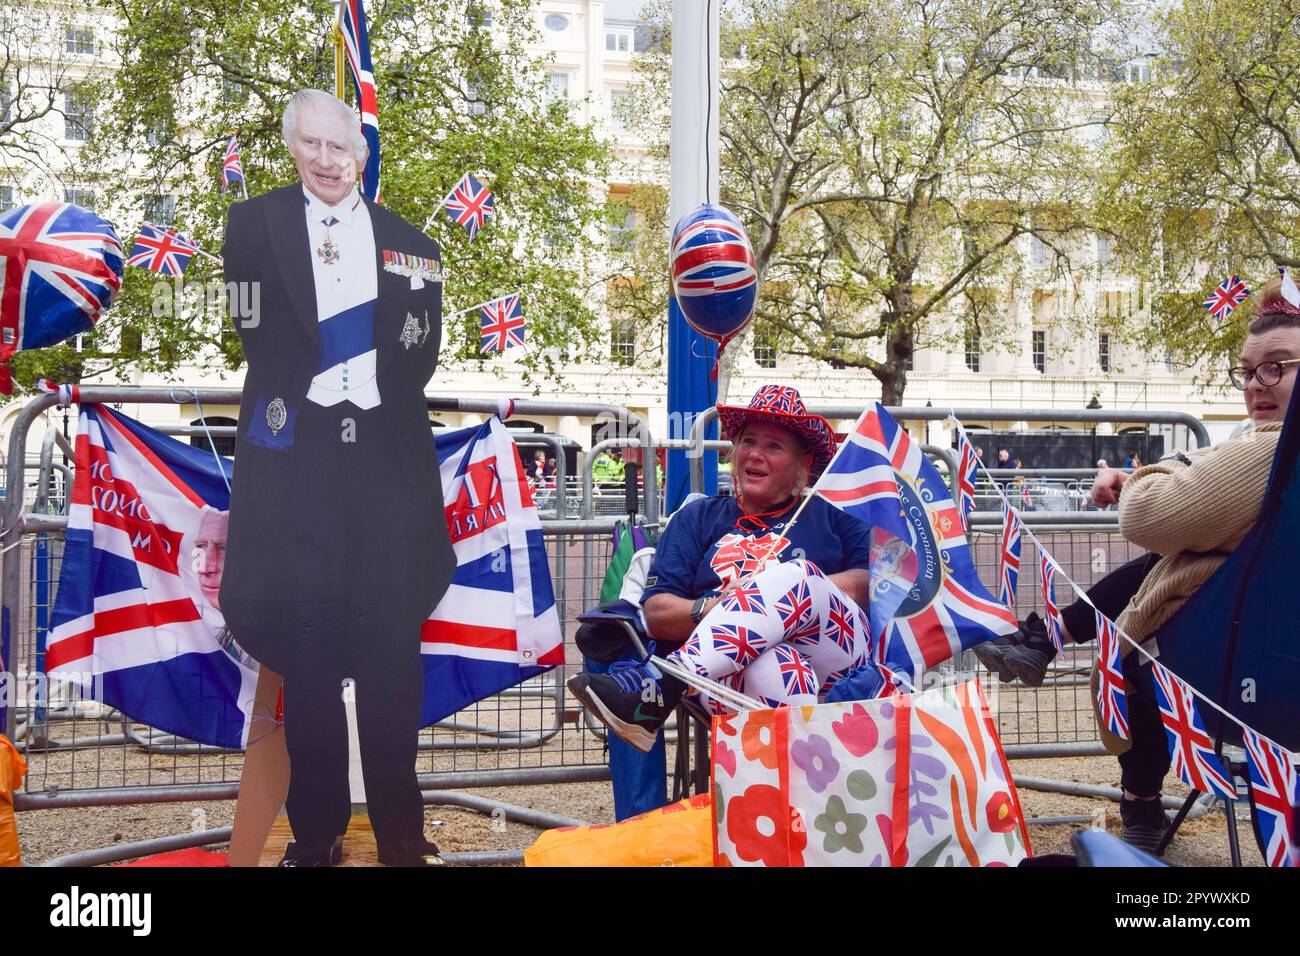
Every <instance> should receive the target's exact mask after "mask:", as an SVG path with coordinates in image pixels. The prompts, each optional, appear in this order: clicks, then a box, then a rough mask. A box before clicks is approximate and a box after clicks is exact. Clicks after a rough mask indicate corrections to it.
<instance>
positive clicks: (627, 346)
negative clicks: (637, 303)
mask: <svg viewBox="0 0 1300 956" xmlns="http://www.w3.org/2000/svg"><path fill="white" fill-rule="evenodd" d="M609 359H610V361H611V362H613V363H614V364H615V365H631V364H632V363H633V362H634V361H635V360H636V323H635V322H633V321H632V320H631V319H629V318H626V317H624V318H615V319H614V320H613V321H612V322H611V323H610V328H609Z"/></svg>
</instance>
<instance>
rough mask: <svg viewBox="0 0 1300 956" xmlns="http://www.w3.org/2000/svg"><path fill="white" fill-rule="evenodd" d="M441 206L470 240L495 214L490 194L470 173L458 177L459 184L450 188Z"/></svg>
mask: <svg viewBox="0 0 1300 956" xmlns="http://www.w3.org/2000/svg"><path fill="white" fill-rule="evenodd" d="M442 204H443V207H444V208H445V209H446V210H447V214H448V215H449V216H451V218H452V219H454V220H455V221H456V222H457V223H458V224H459V225H462V226H464V227H465V231H466V232H467V233H468V234H469V237H470V238H471V239H473V238H474V237H475V236H477V235H478V231H479V230H480V229H482V228H483V226H484V225H485V224H486V223H487V221H488V218H489V217H490V216H493V215H495V214H496V209H495V208H494V207H493V204H492V193H491V192H490V191H489V190H488V188H487V187H486V186H484V185H483V184H482V183H480V182H479V181H478V180H477V179H475V178H474V175H473V174H472V173H466V174H465V175H464V176H462V177H460V182H458V183H457V184H456V185H455V186H453V187H452V188H451V192H449V193H448V194H447V198H446V199H444V200H443V201H442Z"/></svg>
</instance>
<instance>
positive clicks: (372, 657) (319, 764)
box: [283, 605, 424, 843]
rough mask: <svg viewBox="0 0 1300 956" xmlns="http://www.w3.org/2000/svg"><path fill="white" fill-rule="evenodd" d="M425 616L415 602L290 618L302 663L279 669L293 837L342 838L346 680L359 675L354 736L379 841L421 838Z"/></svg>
mask: <svg viewBox="0 0 1300 956" xmlns="http://www.w3.org/2000/svg"><path fill="white" fill-rule="evenodd" d="M299 615H301V616H299ZM354 618H355V619H354ZM421 621H422V617H421V615H420V612H419V610H418V609H416V610H415V611H414V612H413V611H412V609H411V608H409V607H393V606H391V605H388V606H384V605H380V606H378V607H374V608H368V609H362V610H358V609H357V608H356V606H355V605H353V606H352V607H351V613H347V612H341V611H340V612H332V609H331V608H329V607H322V608H316V609H314V610H313V611H310V612H309V611H306V610H304V611H301V612H298V613H297V614H295V615H294V624H295V625H296V626H295V627H294V628H293V636H292V640H293V641H294V644H295V649H296V651H297V652H298V653H297V654H296V655H294V656H295V657H296V660H295V664H296V665H297V666H291V667H289V668H287V672H286V673H285V674H284V675H283V676H284V733H285V743H286V745H287V746H288V750H289V763H290V767H291V773H290V779H289V798H288V801H287V808H288V812H289V823H290V825H291V826H292V827H293V834H294V837H295V839H298V840H309V839H321V838H330V837H335V836H340V835H342V834H343V832H344V831H345V830H347V827H348V817H349V815H350V812H351V801H350V798H349V793H348V730H347V717H346V714H345V711H344V704H343V697H342V690H341V684H342V681H343V679H344V678H345V677H351V678H353V679H355V681H356V712H357V736H358V740H359V743H360V746H361V766H362V777H363V779H364V781H365V785H366V802H367V808H368V810H369V813H370V822H371V824H372V826H373V827H374V831H375V838H376V840H377V841H378V842H380V843H396V842H398V841H403V840H415V839H418V838H420V837H421V836H422V835H423V831H424V807H423V801H422V798H421V795H420V788H419V784H418V782H417V780H416V776H415V752H416V739H417V736H418V733H419V724H420V708H421V704H422V701H423V697H424V670H423V667H422V665H421V661H420V624H421ZM309 661H310V663H308V662H309Z"/></svg>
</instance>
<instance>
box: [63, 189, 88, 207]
mask: <svg viewBox="0 0 1300 956" xmlns="http://www.w3.org/2000/svg"><path fill="white" fill-rule="evenodd" d="M63 201H64V202H70V203H72V205H74V206H80V207H81V208H82V209H89V210H90V211H91V212H94V211H95V190H93V189H79V188H76V187H71V188H68V189H65V190H63Z"/></svg>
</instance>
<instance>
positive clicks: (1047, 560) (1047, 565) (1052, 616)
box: [1038, 548, 1065, 653]
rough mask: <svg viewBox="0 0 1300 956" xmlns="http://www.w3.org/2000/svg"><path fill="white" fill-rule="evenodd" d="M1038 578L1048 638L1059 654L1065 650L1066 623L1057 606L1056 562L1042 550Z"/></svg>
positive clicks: (1040, 550) (1039, 550) (1039, 551)
mask: <svg viewBox="0 0 1300 956" xmlns="http://www.w3.org/2000/svg"><path fill="white" fill-rule="evenodd" d="M1038 553H1039V555H1040V557H1039V561H1038V576H1039V580H1040V581H1042V584H1043V611H1044V613H1045V614H1046V615H1047V636H1048V638H1050V639H1051V641H1052V646H1053V647H1054V648H1056V650H1057V652H1058V653H1059V652H1060V651H1063V650H1065V622H1064V621H1063V620H1061V609H1060V608H1058V607H1057V606H1056V587H1055V582H1056V562H1055V561H1053V560H1052V556H1051V555H1050V554H1048V553H1047V552H1046V551H1044V550H1043V549H1042V548H1039V549H1038Z"/></svg>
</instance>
